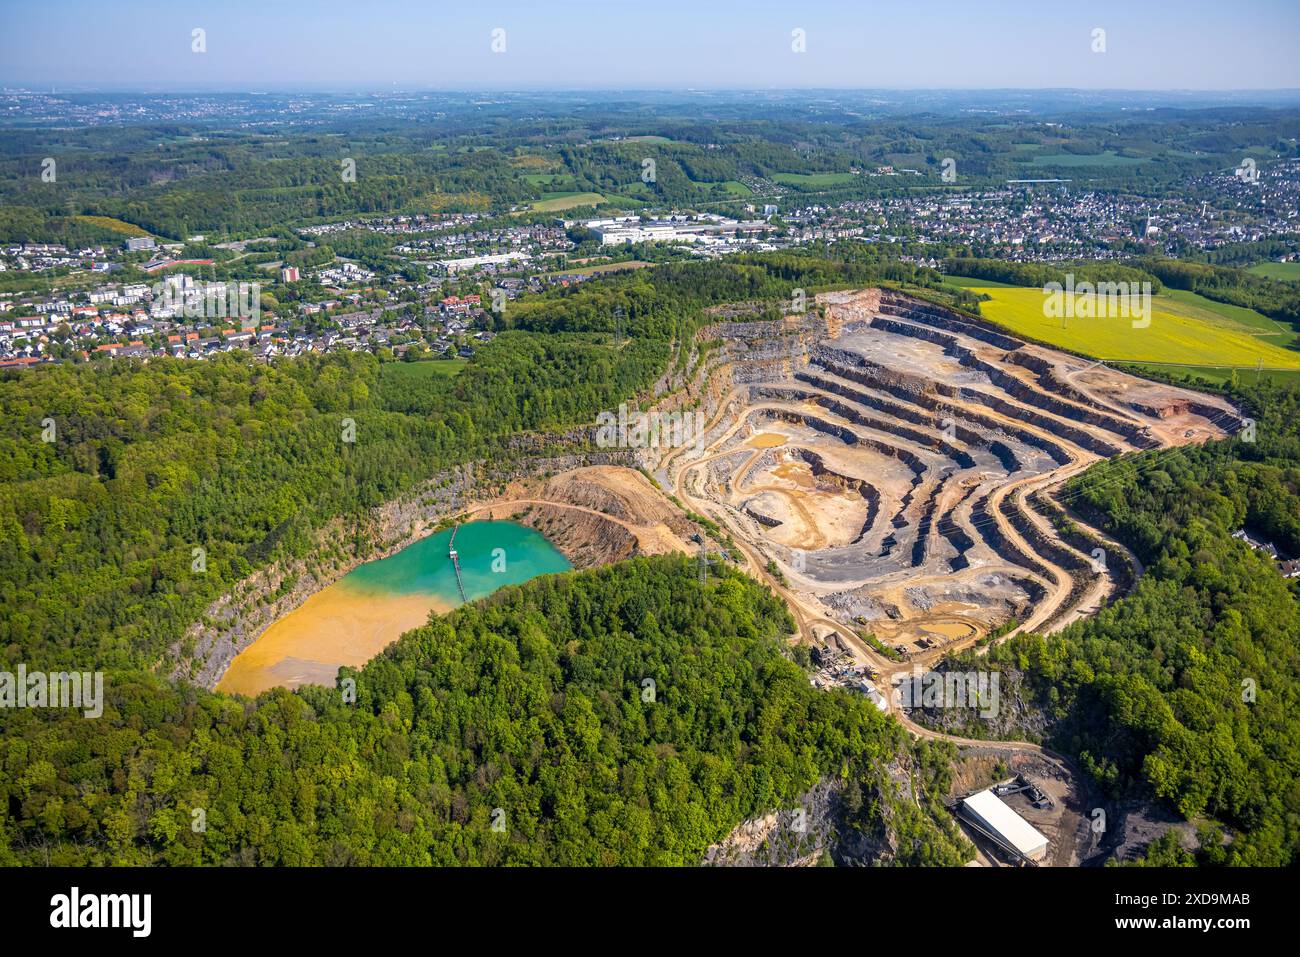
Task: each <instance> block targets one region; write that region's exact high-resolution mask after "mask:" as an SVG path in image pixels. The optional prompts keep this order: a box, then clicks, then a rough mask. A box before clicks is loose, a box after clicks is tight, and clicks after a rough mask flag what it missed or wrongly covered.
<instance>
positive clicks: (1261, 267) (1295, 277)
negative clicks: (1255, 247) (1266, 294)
mask: <svg viewBox="0 0 1300 957" xmlns="http://www.w3.org/2000/svg"><path fill="white" fill-rule="evenodd" d="M1246 272H1248V273H1253V274H1255V275H1256V276H1263V277H1264V278H1265V279H1278V280H1281V281H1282V282H1300V262H1291V263H1256V264H1255V265H1253V266H1251V267H1250V268H1249V269H1247V270H1246Z"/></svg>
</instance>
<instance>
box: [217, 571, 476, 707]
mask: <svg viewBox="0 0 1300 957" xmlns="http://www.w3.org/2000/svg"><path fill="white" fill-rule="evenodd" d="M451 608H452V606H451V605H450V604H448V603H447V602H445V601H443V600H441V599H439V598H438V597H436V596H434V595H424V594H417V595H375V594H370V593H368V592H365V591H361V590H358V589H356V588H350V587H348V586H346V585H340V584H338V583H336V584H333V585H331V586H329V587H328V588H326V589H324V590H323V591H319V592H317V593H316V594H314V595H312V596H311V597H310V598H308V599H307V600H306V601H305V602H303V603H302V604H301V605H300V606H299V607H298V608H296V609H294V610H293V611H291V612H290V613H289V614H287V615H285V616H284V617H283V618H281V619H280V620H279V621H277V622H275V623H274V624H272V625H271V627H270V628H268V629H267V630H266V631H264V632H263V633H262V634H261V636H260V637H258V638H257V640H256V641H254V642H253V643H252V644H251V645H249V646H248V647H247V648H245V649H244V650H243V651H242V652H240V653H239V654H238V655H236V656H235V660H234V661H232V662H231V663H230V667H229V668H228V669H227V670H226V673H225V675H223V676H222V678H221V681H220V682H218V683H217V690H218V691H226V692H230V693H232V694H246V695H256V694H260V693H261V692H263V691H265V690H267V689H268V688H274V687H285V688H296V687H298V686H299V685H301V684H323V685H333V684H334V679H335V676H336V675H337V673H338V669H339V668H340V667H342V666H343V665H349V666H351V667H359V666H361V665H363V664H365V663H366V662H367V661H369V660H370V659H371V658H373V657H374V656H375V655H377V654H379V652H381V651H383V649H384V648H386V647H387V646H388V645H390V644H391V643H392V642H394V641H395V640H396V639H397V638H398V636H400V635H401V634H402V633H403V632H406V631H410V630H411V629H412V628H418V627H420V626H421V625H423V624H424V623H425V622H426V621H427V620H428V618H429V613H430V612H438V613H439V614H441V613H443V612H447V611H450V610H451Z"/></svg>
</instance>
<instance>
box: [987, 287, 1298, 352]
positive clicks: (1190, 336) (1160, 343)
mask: <svg viewBox="0 0 1300 957" xmlns="http://www.w3.org/2000/svg"><path fill="white" fill-rule="evenodd" d="M970 291H971V292H974V293H983V294H985V295H987V296H989V299H988V301H986V302H983V303H981V304H980V311H981V312H982V313H983V315H984V316H985V318H987V319H989V320H991V321H992V322H995V323H997V324H998V325H1001V326H1004V327H1006V328H1007V329H1009V330H1010V331H1012V332H1014V333H1018V334H1020V335H1023V336H1027V337H1029V338H1031V339H1036V340H1038V341H1040V342H1045V343H1049V344H1051V345H1055V346H1060V347H1061V348H1064V349H1069V350H1071V351H1073V352H1078V353H1082V354H1085V355H1091V356H1096V357H1097V358H1099V359H1108V360H1116V361H1122V362H1152V363H1177V364H1179V365H1192V366H1206V367H1213V368H1233V367H1236V368H1250V369H1254V368H1256V366H1257V365H1258V364H1259V363H1261V362H1262V363H1263V368H1265V369H1298V370H1300V351H1296V350H1293V349H1287V348H1284V344H1285V342H1286V341H1287V340H1286V338H1285V337H1284V336H1281V335H1276V336H1274V335H1265V334H1263V333H1264V332H1265V330H1263V329H1254V330H1252V329H1251V328H1250V327H1249V326H1248V325H1247V324H1246V323H1244V322H1242V321H1241V320H1240V317H1237V318H1233V317H1231V316H1228V315H1224V314H1223V313H1221V312H1219V311H1218V310H1217V309H1211V308H1209V307H1208V306H1206V305H1203V303H1206V302H1208V300H1204V299H1201V297H1196V298H1197V299H1200V300H1201V301H1200V302H1188V301H1184V300H1183V299H1180V298H1175V297H1171V296H1167V295H1159V296H1155V297H1153V298H1152V302H1151V316H1150V325H1149V326H1146V327H1144V328H1134V326H1133V320H1132V319H1130V318H1128V317H1116V318H1067V319H1059V318H1049V317H1048V316H1047V315H1046V314H1045V309H1044V295H1043V291H1042V290H1041V289H1024V288H1006V287H1001V288H998V287H994V286H977V287H971V288H970ZM1084 299H1085V297H1083V296H1075V310H1076V313H1077V312H1078V311H1087V310H1088V309H1089V308H1090V307H1091V306H1092V305H1093V304H1091V303H1084V302H1083V300H1084ZM1214 305H1215V306H1218V305H1219V304H1218V303H1215V304H1214ZM1245 311H1247V312H1248V311H1249V310H1245ZM1260 318H1261V319H1263V318H1264V317H1262V316H1261V317H1260ZM1293 338H1294V337H1293Z"/></svg>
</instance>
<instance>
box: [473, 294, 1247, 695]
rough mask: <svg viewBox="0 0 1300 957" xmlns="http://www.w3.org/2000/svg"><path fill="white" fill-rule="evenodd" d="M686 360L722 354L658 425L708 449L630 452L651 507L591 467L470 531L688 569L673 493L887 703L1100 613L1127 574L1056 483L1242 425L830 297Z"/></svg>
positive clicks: (679, 387) (1066, 363)
mask: <svg viewBox="0 0 1300 957" xmlns="http://www.w3.org/2000/svg"><path fill="white" fill-rule="evenodd" d="M1135 334H1140V332H1135ZM698 338H699V341H711V342H713V343H714V344H715V346H714V348H711V349H710V350H707V358H706V359H704V360H703V361H699V362H695V364H694V365H693V366H692V365H690V364H688V369H687V372H686V373H685V374H684V375H682V376H681V377H680V379H679V381H677V382H674V383H668V385H669V386H671V388H665V389H664V393H665V397H664V399H663V400H662V401H661V402H660V405H659V406H658V407H656V408H658V409H660V410H669V411H671V410H672V409H681V408H682V407H683V406H684V405H685V404H686V403H688V402H689V403H692V404H693V405H694V406H695V407H696V408H697V409H698V410H699V419H698V420H699V422H700V423H702V427H701V428H700V429H699V430H697V431H698V432H699V434H698V435H697V436H695V437H694V439H695V440H694V441H691V442H690V443H689V444H686V445H684V446H682V447H679V448H647V449H640V450H638V451H637V453H636V454H637V456H638V457H639V460H640V465H641V467H642V468H643V470H644V471H645V472H646V473H648V474H651V475H653V477H654V479H655V483H656V484H657V486H658V487H656V484H652V483H651V482H650V481H648V480H647V479H646V478H645V476H644V475H642V474H641V473H639V472H638V471H636V470H634V469H630V468H625V467H619V466H590V467H587V468H582V469H576V470H572V471H570V472H564V473H561V474H559V475H556V476H553V477H551V478H548V479H543V478H537V479H531V480H527V481H524V482H519V483H514V484H513V485H512V486H511V488H509V489H507V490H506V493H505V494H504V495H503V496H502V497H501V498H500V499H499V500H496V501H493V502H489V503H487V504H485V505H480V506H478V507H476V509H475V511H477V512H479V513H481V514H482V515H490V516H493V517H517V518H519V519H520V520H522V521H525V522H526V523H527V524H531V525H534V526H535V527H537V528H539V529H540V530H542V531H543V532H544V533H546V534H547V535H548V536H549V537H551V538H552V540H554V541H556V544H557V546H558V547H560V548H561V550H562V551H566V554H568V555H569V557H570V560H572V561H574V563H575V564H576V565H578V566H579V567H585V566H587V565H591V564H599V563H603V562H606V561H614V560H618V559H619V558H625V557H629V556H631V555H634V554H655V553H661V552H665V551H678V550H681V551H691V552H694V551H698V549H699V545H698V544H695V543H694V536H695V533H696V532H697V531H698V529H697V527H696V526H694V525H693V524H692V523H690V522H689V521H687V520H686V518H685V516H684V515H683V514H682V511H681V509H680V508H678V507H677V506H676V505H674V504H673V503H672V502H670V501H669V500H668V498H667V496H666V495H665V494H664V492H663V490H665V489H671V491H672V492H673V494H674V495H675V497H676V499H677V500H678V502H680V503H681V506H682V507H684V508H686V509H689V510H691V511H694V512H697V513H699V514H702V515H705V516H707V517H709V518H710V519H712V520H713V521H715V522H717V523H718V524H719V525H720V526H721V527H723V528H724V529H726V531H727V532H728V533H729V534H730V535H731V537H732V539H733V540H734V541H735V543H736V545H737V547H738V550H739V553H740V554H739V555H733V556H732V557H733V558H736V559H738V560H739V561H740V563H741V564H742V565H743V566H744V567H745V569H746V570H747V571H748V572H749V573H750V574H751V575H753V576H755V577H757V578H759V579H760V580H763V581H765V582H766V583H768V584H769V585H770V586H771V587H772V588H773V589H775V590H776V591H777V592H778V593H779V594H780V595H782V597H783V598H784V599H785V600H786V601H787V602H788V604H789V605H790V608H791V610H792V612H793V614H794V617H795V619H796V621H797V623H798V626H799V635H800V638H801V640H802V641H804V642H806V643H809V644H814V645H815V644H820V643H823V641H824V639H825V637H826V636H827V634H828V633H830V632H833V633H835V634H836V635H837V636H839V639H840V641H841V643H842V644H844V645H846V646H847V647H848V649H850V650H851V651H852V654H853V657H854V658H856V659H857V660H858V661H859V662H860V663H862V664H867V665H869V666H870V667H871V668H872V669H873V670H875V671H877V672H878V673H879V674H880V675H881V676H882V677H881V679H880V681H881V683H882V686H883V687H882V690H883V688H887V687H888V682H889V681H890V679H891V678H894V677H896V676H898V675H900V674H901V673H903V672H910V671H912V670H914V669H915V668H917V667H921V668H924V667H928V666H930V665H932V664H933V663H935V662H936V661H938V660H939V659H941V658H942V657H944V656H945V655H947V654H949V653H951V652H954V651H958V650H962V649H964V648H967V647H970V646H971V645H973V644H975V643H976V642H978V641H979V639H981V638H983V637H984V636H986V635H988V634H989V633H990V632H991V631H993V630H995V629H1001V630H1002V631H1003V632H1004V634H1003V637H1005V636H1006V635H1011V634H1015V633H1017V632H1019V631H1024V630H1033V631H1038V632H1051V631H1054V630H1056V629H1059V628H1060V627H1063V626H1064V625H1065V624H1068V623H1069V622H1070V621H1073V620H1075V619H1077V618H1078V617H1081V616H1085V615H1089V614H1093V613H1095V612H1096V611H1097V610H1098V609H1100V608H1101V607H1103V606H1104V605H1105V604H1107V603H1108V602H1110V601H1111V600H1113V599H1114V598H1115V597H1116V595H1118V594H1119V593H1120V592H1122V591H1123V590H1125V589H1126V588H1127V587H1128V586H1129V585H1130V584H1131V582H1132V580H1133V578H1134V577H1136V575H1137V574H1139V573H1140V571H1141V569H1140V566H1139V565H1138V563H1137V560H1136V558H1135V557H1134V556H1133V555H1132V554H1131V553H1130V552H1129V551H1128V550H1127V549H1126V548H1125V547H1124V546H1122V545H1120V544H1119V543H1118V542H1115V541H1113V540H1110V539H1109V538H1108V537H1107V536H1106V535H1105V534H1104V533H1103V532H1102V531H1100V530H1098V529H1096V528H1092V527H1090V526H1088V525H1087V523H1086V522H1085V521H1084V520H1083V519H1082V518H1081V517H1080V516H1079V515H1078V514H1076V512H1075V511H1074V510H1073V509H1072V508H1071V502H1070V501H1069V500H1068V496H1065V495H1063V494H1062V488H1063V486H1064V484H1065V483H1066V482H1067V481H1068V480H1069V479H1070V478H1071V477H1072V476H1074V475H1076V474H1078V473H1080V472H1082V471H1083V470H1085V469H1087V468H1089V467H1092V466H1094V465H1096V464H1097V463H1099V462H1102V461H1103V460H1105V459H1109V458H1113V457H1115V456H1119V455H1123V454H1125V453H1132V452H1137V451H1141V450H1146V449H1156V448H1163V447H1170V446H1177V445H1184V444H1188V443H1193V442H1201V441H1205V440H1207V439H1210V438H1217V437H1222V436H1224V435H1227V434H1230V433H1231V432H1233V431H1236V429H1237V428H1239V427H1240V425H1241V419H1240V418H1239V416H1238V414H1237V413H1236V411H1235V410H1234V409H1233V408H1232V407H1231V406H1230V405H1228V404H1227V403H1226V402H1224V401H1222V400H1220V399H1218V398H1215V397H1211V396H1207V395H1202V394H1200V393H1195V392H1191V391H1188V390H1183V389H1178V388H1174V387H1171V386H1165V385H1160V384H1158V383H1154V382H1150V381H1147V380H1144V379H1139V378H1136V377H1133V376H1130V375H1127V374H1125V373H1121V372H1117V371H1115V370H1112V369H1110V368H1108V367H1106V366H1104V365H1101V364H1098V363H1096V362H1093V361H1091V360H1087V359H1081V358H1078V357H1076V356H1072V355H1069V354H1067V353H1062V352H1058V351H1056V350H1053V349H1050V348H1047V347H1044V346H1039V345H1035V344H1031V343H1027V342H1024V341H1022V340H1019V339H1016V338H1013V337H1011V336H1008V335H1005V334H1003V333H1001V332H1000V331H998V330H996V329H994V328H993V327H991V326H989V325H987V324H985V323H982V322H980V321H979V320H974V319H970V318H967V317H963V316H961V315H959V314H957V313H953V312H951V311H948V310H945V309H943V308H941V307H938V306H935V305H932V304H930V303H926V302H924V301H921V300H917V299H913V298H911V297H908V296H905V295H903V294H901V293H896V292H892V291H888V290H883V291H882V290H876V289H869V290H860V291H851V292H836V293H828V294H822V295H819V296H818V297H816V306H815V308H814V309H813V310H811V311H810V312H809V313H808V314H806V315H801V316H791V317H787V318H786V319H784V320H780V321H776V322H771V321H760V322H742V321H726V322H719V323H717V324H715V325H713V326H710V327H708V328H706V329H704V330H702V331H701V332H700V334H699V337H698ZM718 343H720V346H718V345H717V344H718ZM1101 467H1102V468H1104V467H1105V466H1104V465H1102V466H1101ZM575 526H576V528H575ZM1061 527H1065V528H1066V529H1067V530H1066V531H1064V532H1063V531H1060V530H1058V528H1061ZM1098 554H1100V560H1099V559H1098ZM769 563H771V565H772V566H773V567H775V568H776V569H777V570H778V573H777V574H773V573H772V572H770V571H769ZM1013 622H1014V626H1013V627H1008V626H1010V625H1011V624H1012V623H1013ZM868 635H869V636H871V639H873V640H874V642H879V643H882V644H884V645H886V646H888V647H889V648H890V649H891V650H892V654H889V655H886V654H883V653H881V652H880V651H879V650H877V648H876V647H873V641H872V640H868V638H867V636H868Z"/></svg>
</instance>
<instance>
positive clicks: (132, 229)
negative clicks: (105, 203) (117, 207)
mask: <svg viewBox="0 0 1300 957" xmlns="http://www.w3.org/2000/svg"><path fill="white" fill-rule="evenodd" d="M72 218H73V219H75V220H76V221H77V222H79V223H85V224H86V225H87V226H98V227H99V228H100V229H107V230H109V231H110V232H114V233H120V234H121V235H123V236H148V235H150V233H149V231H148V230H145V229H141V228H140V227H139V226H137V225H135V224H134V223H128V222H124V221H122V220H120V219H114V218H113V217H112V216H73V217H72Z"/></svg>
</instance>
